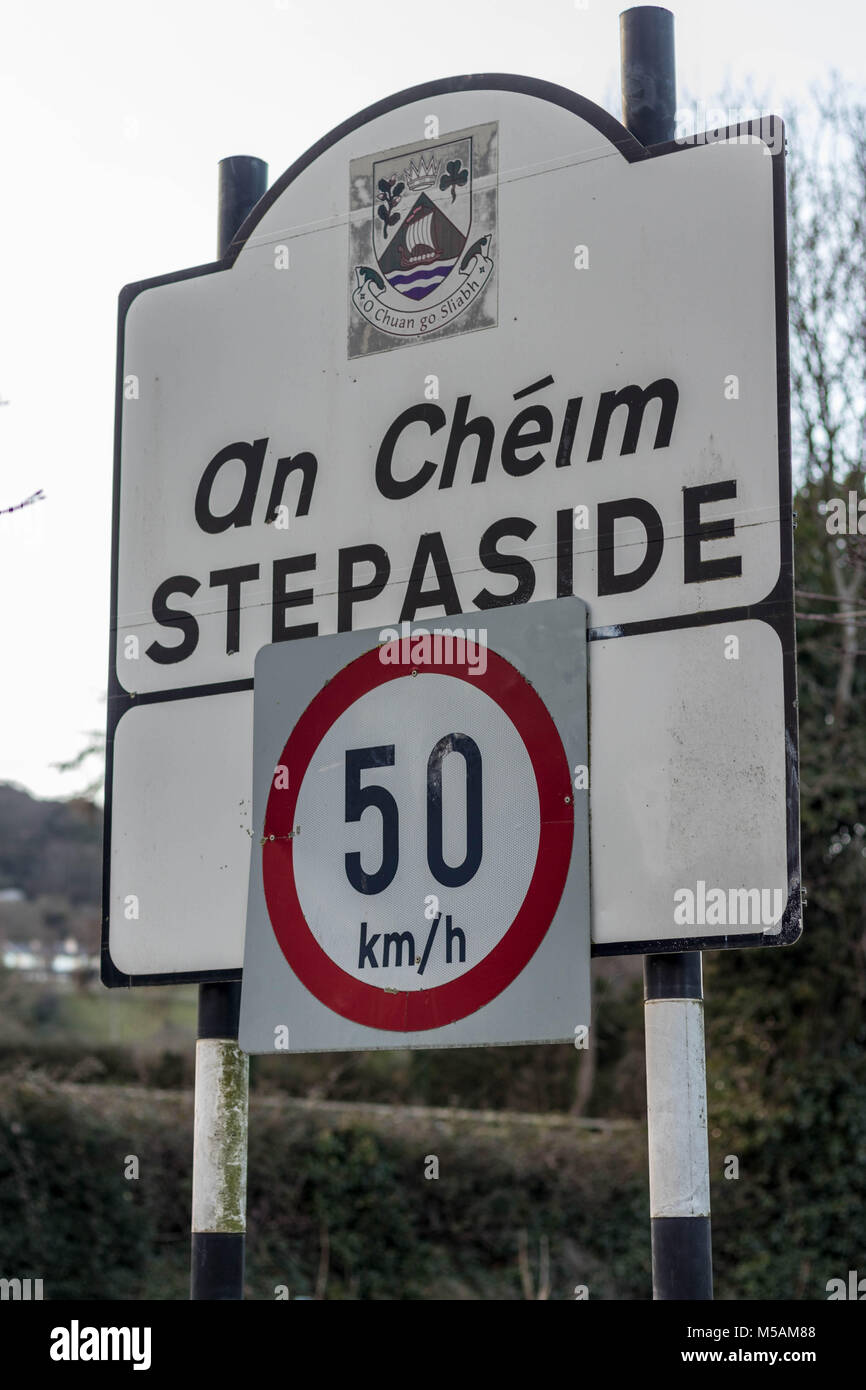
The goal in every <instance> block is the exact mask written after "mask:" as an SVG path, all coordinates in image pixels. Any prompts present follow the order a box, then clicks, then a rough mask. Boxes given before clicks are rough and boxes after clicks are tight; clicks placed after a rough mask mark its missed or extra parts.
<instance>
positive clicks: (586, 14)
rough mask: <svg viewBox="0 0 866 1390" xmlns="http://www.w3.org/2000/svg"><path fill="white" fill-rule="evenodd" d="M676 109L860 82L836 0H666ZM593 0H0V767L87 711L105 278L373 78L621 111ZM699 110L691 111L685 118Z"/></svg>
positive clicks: (370, 88) (308, 133)
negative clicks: (542, 87) (520, 89)
mask: <svg viewBox="0 0 866 1390" xmlns="http://www.w3.org/2000/svg"><path fill="white" fill-rule="evenodd" d="M672 8H673V10H674V14H675V16H676V26H677V27H676V41H677V64H678V80H679V87H680V93H681V104H682V105H685V104H686V99H687V97H688V99H689V100H690V102H691V103H692V104H695V103H704V104H705V105H708V106H715V105H719V104H721V105H723V106H725V107H727V106H728V105H729V104H730V103H731V102H733V101H735V100H736V98H737V96H738V94H739V93H741V92H742V91H743V90H744V89H746V88H747V87H748V86H749V85H750V84H751V85H753V86H754V87H756V88H757V89H758V90H759V91H763V92H766V94H767V96H768V98H769V103H768V104H771V105H772V107H773V108H774V109H777V110H780V111H781V114H783V115H784V114H785V111H786V108H787V107H788V106H789V105H790V103H791V102H796V103H798V104H800V105H803V104H805V103H807V102H808V98H809V89H810V87H811V85H812V84H813V83H815V82H822V81H824V80H826V78H827V76H828V74H829V72H830V70H831V69H832V68H836V69H838V70H839V71H840V72H841V73H842V75H843V77H845V78H847V79H848V80H850V81H852V82H855V83H857V84H858V85H860V86H861V87H866V43H864V38H866V21H864V17H863V10H862V8H861V6H860V5H858V4H857V3H855V0H822V3H821V4H820V5H815V4H807V3H806V0H765V3H763V4H760V5H758V4H756V3H755V0H727V3H717V4H714V3H708V0H680V3H677V4H674V5H673V6H672ZM620 9H621V5H620V4H615V3H611V2H610V0H577V3H575V0H532V3H526V0H436V3H435V4H434V5H432V6H417V5H402V6H401V5H394V4H389V5H387V6H383V7H377V6H376V5H375V4H371V5H363V6H362V5H359V4H357V3H355V2H354V0H351V3H350V0H314V2H312V3H311V0H156V2H155V3H149V2H148V0H136V3H135V4H130V3H128V2H127V0H110V3H109V0H104V3H99V2H98V0H78V3H76V4H74V5H70V4H69V3H68V0H65V2H64V3H59V2H58V0H40V3H39V4H38V5H33V4H28V3H24V0H18V2H17V3H15V0H10V3H9V4H7V5H6V6H5V9H4V21H3V44H2V51H0V72H2V79H0V129H2V132H3V183H4V198H3V206H4V217H3V232H2V237H3V255H2V266H0V287H2V288H0V399H2V400H3V401H4V402H7V404H4V405H2V406H0V508H5V507H9V506H12V505H13V504H15V503H17V502H19V501H21V500H23V499H24V498H25V497H27V496H29V495H30V494H32V493H33V492H34V491H36V489H38V488H42V489H43V490H44V493H45V499H46V500H45V501H43V502H39V503H37V504H35V505H33V506H31V507H28V508H26V509H24V510H21V511H17V512H14V513H10V514H8V515H3V516H0V603H2V642H3V648H2V650H3V665H2V687H0V689H2V694H0V714H2V739H0V781H12V782H17V783H19V784H21V785H23V786H25V787H27V788H29V789H30V790H32V791H34V792H36V793H37V794H39V795H42V796H47V795H68V794H71V793H72V792H73V791H75V790H76V787H77V783H76V781H75V779H74V778H73V779H70V777H68V776H67V777H61V776H60V775H59V774H58V773H56V772H55V771H53V770H52V766H51V765H52V763H54V762H56V761H58V760H60V759H64V758H69V757H70V756H72V755H73V754H74V753H75V752H76V751H77V750H78V749H79V747H80V746H81V745H82V743H83V741H84V735H85V733H86V731H87V730H88V729H91V728H95V727H96V726H98V725H100V724H102V723H103V721H104V705H103V704H102V703H101V697H102V695H103V693H104V689H105V673H106V666H107V645H108V611H109V593H108V589H109V548H110V522H111V468H112V437H113V422H114V358H115V335H116V314H117V293H118V291H119V289H120V288H121V286H122V285H123V284H125V283H127V282H129V281H132V280H138V279H141V278H143V277H146V276H150V275H157V274H161V273H163V272H165V271H170V270H175V269H179V268H181V267H182V266H185V265H195V264H199V263H201V262H203V261H206V260H210V259H212V258H213V256H214V251H215V246H214V242H215V222H216V218H215V201H216V179H217V162H218V160H220V159H221V158H223V157H224V156H226V155H229V154H255V155H259V156H260V157H261V158H263V159H266V160H267V161H268V163H269V165H270V179H271V181H273V180H274V179H275V178H277V177H278V176H279V174H280V173H281V172H282V171H283V169H285V168H286V167H287V165H289V164H290V163H292V161H293V160H294V159H295V158H297V156H298V155H299V154H301V153H303V151H304V150H305V149H306V148H307V147H308V146H309V145H311V144H312V143H313V142H314V141H316V140H317V139H318V138H319V137H321V136H322V135H324V134H325V133H326V132H327V131H328V130H330V129H331V128H332V127H333V126H335V125H337V124H338V123H339V122H340V121H342V120H344V119H345V118H346V117H347V116H351V115H352V114H353V113H354V112H356V111H358V110H360V109H361V108H363V107H364V106H367V105H368V104H370V103H371V102H373V101H375V100H377V99H379V98H381V97H384V96H387V95H388V94H389V93H390V92H393V91H397V90H399V89H400V88H403V87H407V86H410V85H413V84H415V83H418V82H425V81H429V80H431V79H434V78H440V77H446V76H451V75H454V74H457V73H464V72H485V71H487V72H517V73H525V74H528V75H530V76H533V77H538V78H545V79H547V80H548V81H552V82H557V83H561V84H563V85H565V86H571V87H573V88H574V89H575V90H576V91H578V92H580V93H582V94H583V95H584V96H587V97H589V98H591V99H592V100H593V101H596V102H598V103H599V104H600V105H602V106H606V107H608V109H611V110H613V111H614V113H615V114H616V115H617V116H619V115H620V112H619V109H618V95H617V94H618V63H619V48H618V44H619V22H618V15H619V12H620ZM699 124H701V125H703V124H704V123H703V122H702V121H699Z"/></svg>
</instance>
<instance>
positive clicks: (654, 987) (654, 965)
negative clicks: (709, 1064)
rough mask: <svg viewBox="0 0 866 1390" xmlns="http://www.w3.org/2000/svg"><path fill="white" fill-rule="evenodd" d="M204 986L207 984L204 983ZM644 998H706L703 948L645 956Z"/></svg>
mask: <svg viewBox="0 0 866 1390" xmlns="http://www.w3.org/2000/svg"><path fill="white" fill-rule="evenodd" d="M202 988H204V986H202ZM643 997H644V999H703V997H704V989H703V972H702V969H701V953H700V951H671V952H670V954H664V953H661V952H660V953H659V954H658V955H655V956H644V958H643Z"/></svg>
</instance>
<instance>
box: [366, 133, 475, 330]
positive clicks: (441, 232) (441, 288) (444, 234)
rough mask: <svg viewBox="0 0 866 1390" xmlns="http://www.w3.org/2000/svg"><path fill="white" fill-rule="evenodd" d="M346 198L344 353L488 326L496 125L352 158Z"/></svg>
mask: <svg viewBox="0 0 866 1390" xmlns="http://www.w3.org/2000/svg"><path fill="white" fill-rule="evenodd" d="M352 191H353V204H354V206H353V214H354V215H353V217H352V248H351V250H352V261H351V263H350V275H351V278H352V284H351V302H352V308H353V310H354V313H353V315H352V318H353V323H352V325H351V327H350V356H359V355H362V354H363V353H366V352H371V351H372V352H375V351H381V350H382V348H383V347H396V346H399V345H400V340H403V341H404V342H405V341H412V340H416V339H418V338H419V337H422V336H428V335H429V334H431V333H437V334H444V333H446V332H459V331H465V329H468V328H480V327H489V326H491V325H492V324H495V322H496V312H495V299H493V300H492V303H491V296H490V295H489V294H486V293H485V291H486V290H487V289H488V287H489V284H490V280H491V276H492V273H493V269H494V254H493V253H494V248H493V233H494V224H495V217H496V125H495V123H493V124H491V125H489V126H482V127H478V128H476V129H475V130H473V131H471V132H467V133H462V132H461V133H459V134H458V133H455V134H451V135H449V136H447V137H445V138H444V139H442V140H439V141H427V142H425V144H424V145H422V146H418V147H414V148H413V147H403V148H401V149H398V150H389V151H387V152H386V153H384V154H382V155H379V156H373V157H372V158H371V159H370V160H355V161H353V164H352ZM361 208H363V210H364V212H365V213H366V217H365V218H364V221H363V222H362V221H361V219H360V217H358V216H357V213H358V212H359V211H360V209H361ZM370 252H372V255H370V254H369V253H370ZM365 253H366V254H365ZM361 257H363V260H361V259H360V258H361ZM359 260H360V263H359ZM473 305H474V306H476V313H475V314H474V315H472V314H468V313H467V311H468V310H470V308H471V307H472V306H473ZM491 310H492V312H491ZM458 319H462V322H461V324H460V326H459V327H458V326H457V320H458ZM370 330H373V331H372V332H371V331H370ZM380 335H384V336H383V337H380Z"/></svg>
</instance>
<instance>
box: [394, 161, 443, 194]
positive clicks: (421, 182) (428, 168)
mask: <svg viewBox="0 0 866 1390" xmlns="http://www.w3.org/2000/svg"><path fill="white" fill-rule="evenodd" d="M441 168H442V164H441V161H439V160H436V161H435V162H434V160H433V156H432V154H431V155H430V158H429V159H425V158H424V156H423V155H422V156H421V158H420V159H419V161H418V163H417V165H416V163H415V161H414V159H410V160H409V163H408V165H407V166H406V168H405V169H404V170H403V182H404V183H405V185H406V187H407V188H408V189H409V190H410V192H412V193H419V192H420V191H421V189H422V188H431V187H432V186H433V184H434V183H435V182H436V180H437V179H438V178H439V171H440V169H441Z"/></svg>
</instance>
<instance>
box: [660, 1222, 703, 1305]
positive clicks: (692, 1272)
mask: <svg viewBox="0 0 866 1390" xmlns="http://www.w3.org/2000/svg"><path fill="white" fill-rule="evenodd" d="M651 1224H652V1256H653V1298H655V1299H659V1298H661V1299H682V1300H687V1299H690V1300H692V1301H695V1302H697V1301H698V1300H701V1301H703V1300H707V1299H712V1296H713V1252H712V1237H711V1235H710V1218H709V1217H708V1216H654V1217H653V1218H652V1223H651Z"/></svg>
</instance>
